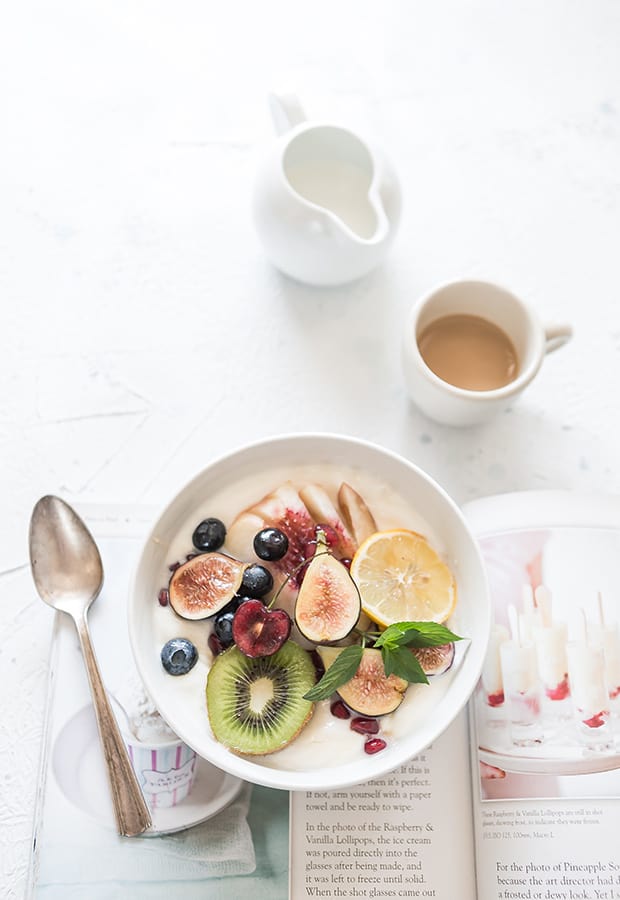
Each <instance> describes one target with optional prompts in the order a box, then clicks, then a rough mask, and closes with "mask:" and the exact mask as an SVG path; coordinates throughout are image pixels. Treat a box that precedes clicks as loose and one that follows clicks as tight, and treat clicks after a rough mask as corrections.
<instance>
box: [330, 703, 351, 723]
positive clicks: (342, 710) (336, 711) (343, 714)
mask: <svg viewBox="0 0 620 900" xmlns="http://www.w3.org/2000/svg"><path fill="white" fill-rule="evenodd" d="M330 710H331V714H332V716H336V718H337V719H350V718H351V713H350V712H349V710H348V709H347V708H346V706H345V705H344V703H343V702H342V700H334V702H333V703H332V705H331V706H330Z"/></svg>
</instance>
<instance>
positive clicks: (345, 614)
mask: <svg viewBox="0 0 620 900" xmlns="http://www.w3.org/2000/svg"><path fill="white" fill-rule="evenodd" d="M361 608H362V605H361V600H360V595H359V591H358V589H357V585H356V584H355V582H354V581H353V579H352V578H351V576H350V575H349V570H348V569H347V567H346V566H344V565H343V564H342V563H341V562H340V561H339V560H337V559H336V558H335V557H334V556H332V554H331V553H330V552H329V548H328V546H327V542H326V540H325V534H324V533H323V532H322V531H319V533H318V536H317V546H316V551H315V554H314V556H313V557H312V559H311V560H310V562H309V564H308V567H307V569H306V573H305V575H304V579H303V581H302V583H301V587H300V588H299V593H298V595H297V602H296V603H295V623H296V625H297V628H298V629H299V631H300V633H301V634H302V635H303V636H304V637H305V638H306V639H307V640H309V641H313V642H314V643H316V644H322V643H330V642H333V641H341V640H342V639H343V638H345V637H346V636H347V635H348V634H349V633H350V632H351V631H352V630H353V628H354V627H355V625H356V623H357V620H358V619H359V617H360V612H361Z"/></svg>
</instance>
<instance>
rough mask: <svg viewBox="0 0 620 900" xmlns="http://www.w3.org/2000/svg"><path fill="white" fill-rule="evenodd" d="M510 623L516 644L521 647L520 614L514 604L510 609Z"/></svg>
mask: <svg viewBox="0 0 620 900" xmlns="http://www.w3.org/2000/svg"><path fill="white" fill-rule="evenodd" d="M508 622H509V623H510V631H511V634H512V639H513V641H514V642H515V644H518V645H519V646H520V645H521V635H520V631H519V613H518V612H517V609H516V607H515V605H514V604H513V603H511V604H510V606H509V607H508Z"/></svg>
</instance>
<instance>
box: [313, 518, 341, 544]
mask: <svg viewBox="0 0 620 900" xmlns="http://www.w3.org/2000/svg"><path fill="white" fill-rule="evenodd" d="M319 531H322V532H323V534H324V535H325V540H326V541H327V546H328V547H335V546H336V544H337V543H338V541H339V537H338V532H337V531H336V529H335V528H332V526H331V525H326V524H323V523H321V524H320V525H316V526H315V529H314V533H315V534H318V533H319Z"/></svg>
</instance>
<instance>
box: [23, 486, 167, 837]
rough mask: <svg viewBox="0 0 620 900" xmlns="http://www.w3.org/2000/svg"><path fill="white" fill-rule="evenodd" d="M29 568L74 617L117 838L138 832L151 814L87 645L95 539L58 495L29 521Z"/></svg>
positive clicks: (57, 605) (96, 573)
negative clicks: (106, 775)
mask: <svg viewBox="0 0 620 900" xmlns="http://www.w3.org/2000/svg"><path fill="white" fill-rule="evenodd" d="M29 546H30V566H31V570H32V577H33V579H34V583H35V587H36V589H37V592H38V594H39V596H40V597H41V599H42V600H44V601H45V603H47V604H48V605H49V606H51V607H52V608H53V609H56V610H60V611H61V612H64V613H67V614H68V615H69V616H71V618H72V619H73V621H74V623H75V627H76V629H77V633H78V637H79V639H80V646H81V648H82V655H83V657H84V663H85V665H86V671H87V674H88V681H89V684H90V689H91V693H92V698H93V705H94V707H95V714H96V717H97V725H98V728H99V736H100V738H101V745H102V748H103V752H104V756H105V761H106V764H107V770H108V778H109V781H110V788H111V792H112V803H113V807H114V813H115V816H116V821H117V827H118V831H119V834H122V835H127V836H133V835H137V834H142V833H143V832H144V831H146V830H147V828H149V827H150V825H151V816H150V813H149V810H148V807H147V805H146V802H145V800H144V797H143V796H142V791H141V790H140V785H139V784H138V780H137V778H136V775H135V772H134V770H133V767H132V765H131V762H130V760H129V756H128V754H127V750H126V748H125V744H124V741H123V738H122V736H121V733H120V731H119V729H118V725H117V724H116V719H115V718H114V714H113V712H112V708H111V706H110V703H109V700H108V698H107V695H106V692H105V688H104V686H103V682H102V680H101V675H100V673H99V667H98V666H97V660H96V657H95V653H94V651H93V648H92V644H91V641H90V634H89V631H88V622H87V618H86V615H87V612H88V608H89V607H90V605H91V603H92V602H93V600H95V598H96V597H97V596H98V595H99V592H100V591H101V587H102V585H103V565H102V562H101V556H100V554H99V550H98V549H97V545H96V544H95V541H94V539H93V537H92V535H91V533H90V531H89V530H88V528H87V527H86V525H85V524H84V522H83V521H82V520H81V519H80V517H79V516H78V515H77V513H76V512H75V511H74V510H73V509H72V508H71V507H70V506H69V505H68V504H67V503H65V502H64V500H61V499H60V498H59V497H53V496H51V495H48V496H46V497H42V498H41V499H40V500H39V501H38V503H37V504H36V505H35V507H34V510H33V512H32V517H31V520H30V538H29Z"/></svg>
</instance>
